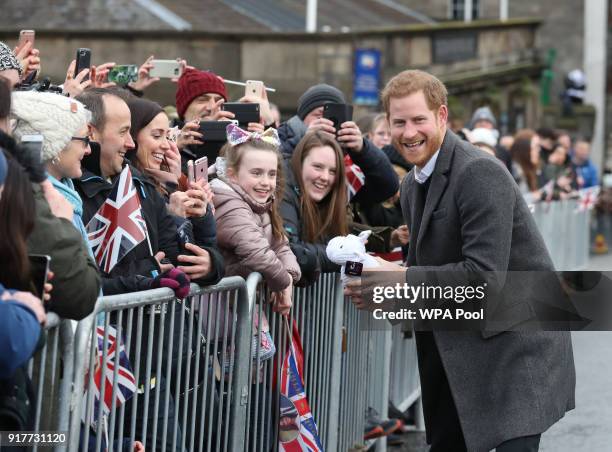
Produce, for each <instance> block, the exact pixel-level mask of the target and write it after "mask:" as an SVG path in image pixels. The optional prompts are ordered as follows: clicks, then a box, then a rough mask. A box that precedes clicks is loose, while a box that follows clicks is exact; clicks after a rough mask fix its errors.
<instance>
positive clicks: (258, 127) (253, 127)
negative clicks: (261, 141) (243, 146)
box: [247, 122, 265, 133]
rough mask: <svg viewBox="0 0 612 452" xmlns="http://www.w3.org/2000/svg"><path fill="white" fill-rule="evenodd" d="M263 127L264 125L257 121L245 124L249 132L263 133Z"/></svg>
mask: <svg viewBox="0 0 612 452" xmlns="http://www.w3.org/2000/svg"><path fill="white" fill-rule="evenodd" d="M264 129H265V128H264V125H263V124H261V123H259V122H249V124H248V126H247V131H249V132H259V133H263V132H264Z"/></svg>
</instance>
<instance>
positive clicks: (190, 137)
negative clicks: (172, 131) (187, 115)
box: [176, 119, 204, 149]
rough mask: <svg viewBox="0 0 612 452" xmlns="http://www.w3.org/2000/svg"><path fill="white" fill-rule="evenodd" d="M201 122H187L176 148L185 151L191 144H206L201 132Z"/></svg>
mask: <svg viewBox="0 0 612 452" xmlns="http://www.w3.org/2000/svg"><path fill="white" fill-rule="evenodd" d="M199 130H200V120H199V119H194V120H192V121H189V122H186V123H185V125H184V126H183V128H182V129H181V132H180V133H179V135H178V138H177V140H176V146H177V147H178V148H179V149H184V148H185V147H186V146H189V145H190V144H202V143H203V142H204V140H203V135H202V134H201V133H200V132H199Z"/></svg>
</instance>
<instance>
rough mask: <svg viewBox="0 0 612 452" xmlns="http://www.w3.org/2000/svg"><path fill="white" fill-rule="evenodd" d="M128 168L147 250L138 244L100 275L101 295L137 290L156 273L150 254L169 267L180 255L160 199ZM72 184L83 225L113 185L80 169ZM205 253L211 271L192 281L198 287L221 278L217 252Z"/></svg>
mask: <svg viewBox="0 0 612 452" xmlns="http://www.w3.org/2000/svg"><path fill="white" fill-rule="evenodd" d="M130 168H131V171H132V179H133V181H134V184H135V186H136V189H137V190H138V192H139V197H140V202H141V207H142V213H143V217H144V219H145V221H146V224H147V231H148V236H149V241H150V245H151V249H149V243H148V242H147V241H144V242H141V243H139V244H138V245H137V246H136V247H135V248H134V249H133V250H131V251H130V252H129V253H128V254H127V255H126V256H125V258H123V259H122V260H121V261H120V262H119V263H118V264H117V265H116V266H115V268H113V270H112V271H111V272H110V274H108V275H104V276H105V277H104V278H103V285H102V290H103V292H104V295H113V294H118V293H126V292H135V291H138V290H141V289H142V287H143V286H142V279H143V277H148V278H150V277H152V276H153V272H154V271H159V266H158V264H157V261H156V260H155V258H154V257H153V256H152V255H151V254H155V253H157V252H158V251H163V252H164V253H165V255H166V258H167V259H169V260H170V262H172V264H174V265H178V264H179V263H178V260H177V257H178V255H179V254H181V253H182V251H181V247H180V245H179V241H178V237H177V230H176V223H175V221H174V219H173V217H172V215H170V214H169V213H168V211H167V209H166V203H165V201H164V199H163V198H162V196H161V195H160V194H159V193H158V192H157V190H156V188H155V186H154V184H153V183H152V182H151V181H150V180H149V179H148V178H146V177H145V176H143V175H142V174H141V173H140V171H138V170H137V169H136V168H134V167H133V166H130ZM115 177H117V176H115ZM74 182H75V184H74V185H75V188H76V190H77V191H78V192H79V195H80V196H81V199H82V200H83V223H85V224H87V223H88V222H89V220H90V219H91V218H92V217H93V216H94V215H95V213H96V212H97V211H98V209H99V208H100V206H101V205H102V203H104V201H105V200H106V198H107V197H108V195H109V194H110V192H111V190H112V187H113V184H112V183H110V182H108V181H106V180H104V179H103V178H102V177H101V176H99V175H97V174H94V173H93V172H91V171H90V170H84V171H83V176H82V177H81V178H80V179H78V180H75V181H74ZM206 250H207V251H208V252H209V253H210V256H211V261H212V264H213V270H212V272H211V273H210V274H209V275H208V276H207V277H206V278H203V279H202V280H197V281H194V282H196V283H199V284H211V283H215V282H217V281H218V280H219V279H221V277H222V275H223V263H222V259H221V257H220V255H219V253H218V251H217V250H216V249H214V248H212V247H210V248H206ZM151 252H152V253H151Z"/></svg>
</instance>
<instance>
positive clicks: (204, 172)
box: [187, 156, 208, 182]
mask: <svg viewBox="0 0 612 452" xmlns="http://www.w3.org/2000/svg"><path fill="white" fill-rule="evenodd" d="M187 179H189V182H197V181H199V180H202V179H204V180H208V157H206V156H204V157H200V158H199V159H197V160H196V161H195V162H194V161H193V160H188V161H187Z"/></svg>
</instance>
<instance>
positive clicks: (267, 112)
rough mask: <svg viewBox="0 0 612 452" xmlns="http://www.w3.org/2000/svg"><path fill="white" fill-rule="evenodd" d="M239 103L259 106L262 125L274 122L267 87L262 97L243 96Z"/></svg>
mask: <svg viewBox="0 0 612 452" xmlns="http://www.w3.org/2000/svg"><path fill="white" fill-rule="evenodd" d="M238 102H244V103H246V104H259V116H260V118H261V120H260V122H261V124H262V125H266V124H272V123H273V122H274V116H273V115H272V110H271V109H270V101H269V100H268V92H267V91H266V87H265V85H264V89H263V96H262V97H258V96H253V95H248V96H243V97H241V98H240V100H238Z"/></svg>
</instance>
